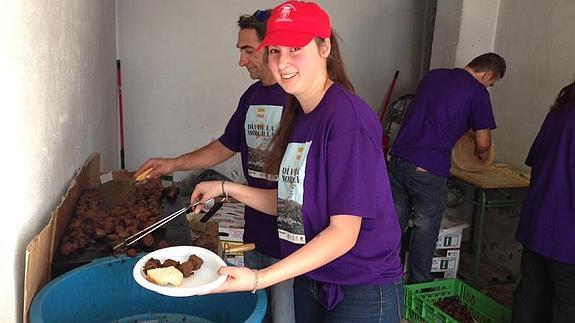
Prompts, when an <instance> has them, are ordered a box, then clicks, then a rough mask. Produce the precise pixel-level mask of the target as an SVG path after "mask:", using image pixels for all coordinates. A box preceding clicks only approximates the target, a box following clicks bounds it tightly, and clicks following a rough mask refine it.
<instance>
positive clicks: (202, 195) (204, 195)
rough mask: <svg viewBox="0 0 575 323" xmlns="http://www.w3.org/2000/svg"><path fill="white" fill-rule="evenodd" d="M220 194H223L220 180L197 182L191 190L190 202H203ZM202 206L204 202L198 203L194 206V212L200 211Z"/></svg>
mask: <svg viewBox="0 0 575 323" xmlns="http://www.w3.org/2000/svg"><path fill="white" fill-rule="evenodd" d="M227 184H228V183H225V184H224V185H227ZM221 195H224V192H223V187H222V181H206V182H199V183H198V184H197V185H196V187H195V188H194V191H193V192H192V195H191V197H190V203H191V204H193V203H196V202H205V201H207V200H209V199H211V198H214V197H218V196H221ZM203 208H204V204H198V206H196V207H195V208H194V213H196V214H197V213H200V211H202V210H203Z"/></svg>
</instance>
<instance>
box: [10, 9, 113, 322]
mask: <svg viewBox="0 0 575 323" xmlns="http://www.w3.org/2000/svg"><path fill="white" fill-rule="evenodd" d="M0 70H1V71H2V73H1V74H0V93H1V95H0V101H1V104H0V105H1V106H2V110H1V113H2V118H3V125H2V127H0V136H1V137H2V141H1V143H0V149H1V150H2V152H3V155H2V158H1V159H0V169H2V173H3V176H2V181H3V183H4V184H3V185H2V192H1V194H0V196H1V197H0V199H1V202H0V205H1V209H2V210H1V214H2V227H3V230H2V242H1V244H2V247H1V248H0V259H2V266H0V313H2V314H1V316H2V319H1V320H2V322H22V314H21V313H22V297H23V284H24V283H23V277H24V251H25V248H26V245H27V244H28V242H29V241H30V240H31V239H32V237H33V236H35V235H36V234H37V233H38V232H39V231H40V230H41V228H42V227H43V226H44V225H45V224H46V223H47V222H48V219H49V212H50V211H51V210H53V209H54V207H55V206H56V205H57V204H58V202H59V201H60V197H61V196H62V193H63V192H64V190H65V189H66V187H67V186H68V183H69V181H70V179H71V178H72V176H73V175H74V173H75V172H76V170H77V169H78V168H80V167H81V165H82V164H83V163H84V161H85V160H86V159H87V158H88V157H89V156H90V155H91V154H92V153H93V152H95V151H99V152H101V153H102V162H103V166H104V167H106V168H111V167H114V168H115V167H116V165H117V163H118V158H117V154H118V153H117V152H118V146H117V122H116V92H115V89H116V79H115V2H114V1H113V0H105V1H104V0H90V1H75V0H68V1H62V0H51V1H47V0H42V1H40V0H35V1H34V0H13V1H3V2H2V4H0Z"/></svg>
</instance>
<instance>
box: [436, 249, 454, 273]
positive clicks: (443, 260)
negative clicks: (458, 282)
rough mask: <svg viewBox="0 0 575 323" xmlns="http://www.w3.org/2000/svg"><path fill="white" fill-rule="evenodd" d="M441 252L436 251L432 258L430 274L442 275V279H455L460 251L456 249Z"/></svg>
mask: <svg viewBox="0 0 575 323" xmlns="http://www.w3.org/2000/svg"><path fill="white" fill-rule="evenodd" d="M442 251H443V252H442ZM442 251H437V252H436V256H434V257H433V260H432V263H431V272H432V273H443V275H442V276H443V278H456V277H457V269H458V268H459V255H460V251H459V250H458V249H455V250H442Z"/></svg>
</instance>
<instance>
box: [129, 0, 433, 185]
mask: <svg viewBox="0 0 575 323" xmlns="http://www.w3.org/2000/svg"><path fill="white" fill-rule="evenodd" d="M279 3H280V2H279V1H277V2H270V1H263V0H245V1H209V0H197V1H186V0H171V1H154V0H120V1H118V17H119V18H118V21H119V26H118V40H119V55H120V58H121V59H122V68H123V75H124V91H123V93H124V106H125V126H126V132H125V136H126V167H127V168H128V169H135V168H136V167H138V166H139V165H140V164H141V163H142V162H144V161H145V160H146V159H148V158H150V157H152V156H177V155H179V154H182V153H185V152H188V151H191V150H194V149H196V148H199V147H201V146H203V145H204V144H206V143H208V142H209V141H210V140H211V139H214V138H217V137H219V136H220V135H221V133H222V132H223V130H224V127H225V125H226V123H227V121H228V119H229V117H230V116H231V114H232V113H233V111H234V110H235V108H236V105H237V102H238V99H239V97H240V95H241V94H242V93H243V91H244V90H245V89H246V88H247V87H248V86H249V84H251V83H252V80H251V79H249V76H248V74H247V73H246V71H245V69H243V68H239V66H238V59H239V56H238V53H239V52H238V50H237V49H236V48H235V44H236V37H237V31H238V27H237V25H236V21H237V19H238V17H239V15H240V14H246V13H253V12H254V11H255V9H264V8H269V7H272V6H273V5H277V4H279ZM318 3H319V4H320V5H322V6H324V8H325V9H326V11H327V12H328V13H329V14H330V16H331V19H332V24H333V26H334V27H335V29H336V30H337V32H338V33H339V34H340V36H341V37H342V39H343V41H342V48H343V54H344V60H345V63H346V68H347V71H348V74H349V76H350V78H351V79H352V81H353V82H354V85H355V86H356V89H357V91H358V93H359V94H360V95H361V96H362V97H363V98H364V99H366V100H367V102H368V103H370V104H371V105H372V107H374V109H376V110H378V109H379V107H380V105H381V103H382V101H383V99H384V96H385V93H386V91H387V88H388V86H389V84H390V82H391V80H392V78H393V74H394V72H395V70H396V69H397V70H400V76H399V81H398V84H397V86H396V89H395V92H394V94H395V96H396V97H397V96H398V95H399V94H406V93H408V92H411V91H413V89H414V87H415V86H416V84H417V82H418V80H419V77H420V75H419V73H420V70H419V65H420V55H421V53H422V48H421V47H422V44H421V43H422V35H421V33H422V30H423V23H424V17H423V14H424V8H425V3H423V2H420V1H417V0H410V1H405V0H384V1H382V0H359V1H347V0H332V1H327V0H324V1H318ZM217 169H218V170H219V171H220V172H222V173H224V174H225V175H228V176H229V175H230V173H231V172H232V171H233V170H236V171H238V172H239V173H241V168H240V167H239V163H238V161H237V160H234V161H232V162H229V163H227V164H225V165H224V166H223V167H220V168H217Z"/></svg>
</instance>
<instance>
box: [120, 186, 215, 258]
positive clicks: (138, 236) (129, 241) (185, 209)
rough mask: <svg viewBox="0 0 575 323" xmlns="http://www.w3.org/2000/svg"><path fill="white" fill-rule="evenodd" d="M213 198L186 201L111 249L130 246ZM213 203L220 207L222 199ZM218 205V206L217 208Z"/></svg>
mask: <svg viewBox="0 0 575 323" xmlns="http://www.w3.org/2000/svg"><path fill="white" fill-rule="evenodd" d="M215 199H216V198H213V197H212V198H211V199H208V200H205V201H203V202H200V201H198V202H194V203H192V204H189V203H186V205H185V206H184V207H183V208H181V209H179V210H177V211H176V212H174V213H172V214H170V215H168V216H166V217H165V218H162V219H160V220H159V221H157V222H156V223H154V224H151V225H150V226H148V227H147V228H145V229H143V230H140V231H138V232H136V233H134V234H133V235H131V236H129V237H127V238H126V239H124V240H123V241H122V242H120V243H118V244H117V245H115V246H113V247H112V249H118V248H120V247H122V246H126V247H127V246H130V245H132V244H134V243H136V242H137V241H138V240H140V239H142V238H143V237H145V236H146V235H148V234H150V233H152V232H154V231H155V230H156V229H158V228H160V227H161V226H163V225H164V224H166V223H168V222H170V221H172V220H173V219H175V218H177V217H178V216H180V215H182V214H184V213H189V211H190V210H193V209H194V208H195V207H196V206H198V205H200V204H204V205H205V204H209V203H212V202H215ZM215 203H216V205H218V204H219V207H221V203H222V201H217V202H215ZM214 207H215V206H214ZM219 207H218V208H219Z"/></svg>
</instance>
